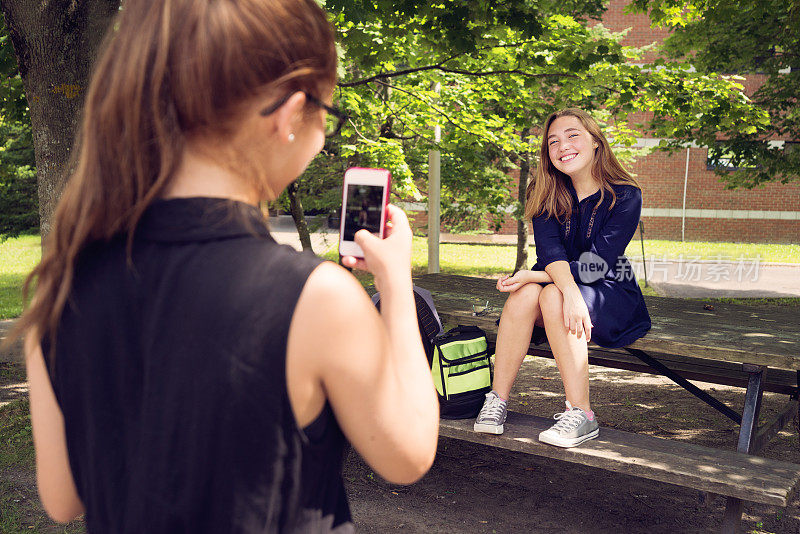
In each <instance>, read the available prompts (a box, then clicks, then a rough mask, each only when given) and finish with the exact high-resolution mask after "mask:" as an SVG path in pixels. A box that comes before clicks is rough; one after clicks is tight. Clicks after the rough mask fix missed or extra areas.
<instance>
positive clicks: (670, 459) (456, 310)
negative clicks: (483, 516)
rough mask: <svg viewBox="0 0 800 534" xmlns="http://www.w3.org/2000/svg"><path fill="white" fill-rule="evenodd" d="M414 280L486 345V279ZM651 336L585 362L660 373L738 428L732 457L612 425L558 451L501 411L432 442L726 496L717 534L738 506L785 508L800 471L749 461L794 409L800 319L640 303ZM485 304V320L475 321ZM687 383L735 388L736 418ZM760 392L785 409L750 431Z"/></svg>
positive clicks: (679, 302)
mask: <svg viewBox="0 0 800 534" xmlns="http://www.w3.org/2000/svg"><path fill="white" fill-rule="evenodd" d="M414 283H415V284H416V285H418V286H420V287H422V288H425V289H427V290H428V291H430V292H431V294H432V295H433V299H434V302H435V304H436V309H437V311H438V313H439V315H440V317H441V318H442V321H443V322H444V323H445V324H447V325H450V326H454V325H457V324H462V325H475V326H479V327H481V328H482V329H484V330H485V331H486V333H487V338H488V340H489V344H490V348H493V345H494V342H495V340H496V337H497V325H496V321H497V319H498V318H499V316H500V310H501V309H502V306H503V304H504V302H505V298H506V296H505V295H504V294H502V293H500V292H498V291H497V290H496V289H495V283H496V280H491V279H485V278H475V277H468V276H458V275H446V274H429V275H422V276H417V277H415V278H414ZM645 301H646V304H647V307H648V310H649V311H650V316H651V319H652V325H653V326H652V329H651V330H650V332H649V333H648V334H647V335H646V336H645V337H643V338H641V339H639V340H637V341H635V342H634V343H632V344H631V345H628V346H627V347H624V348H622V349H605V348H602V347H599V346H597V345H595V344H593V343H590V344H589V363H590V364H592V365H601V366H605V367H613V368H620V369H628V370H633V371H639V372H646V373H652V374H658V375H663V376H666V377H667V378H669V379H671V380H672V381H674V382H675V383H677V384H679V385H680V386H682V387H684V388H685V389H686V390H687V391H689V392H690V393H692V394H693V395H695V396H697V397H698V398H699V399H700V400H702V401H704V402H706V403H708V404H709V405H710V406H712V407H713V408H715V409H716V410H718V411H720V412H721V413H722V414H724V415H725V416H726V417H728V418H730V419H731V420H733V421H734V422H735V423H737V424H739V425H740V431H739V438H738V443H737V451H736V452H734V451H725V450H720V449H713V448H709V447H703V446H699V445H695V444H690V443H686V442H679V441H674V440H668V439H663V438H656V437H652V436H644V435H638V434H634V433H630V432H624V431H620V430H617V429H613V428H602V430H601V432H600V436H599V437H598V438H597V439H594V440H591V441H588V442H585V443H583V444H581V445H580V446H578V447H575V448H571V449H562V448H559V447H552V446H550V445H545V444H541V443H539V441H538V439H537V438H536V436H538V434H539V432H541V431H542V430H545V429H546V428H548V427H549V426H550V425H551V424H552V419H550V418H543V417H536V416H532V415H526V414H520V413H514V412H510V413H509V415H508V419H507V424H506V431H505V433H504V434H502V435H500V436H495V435H489V434H481V433H476V432H474V431H473V430H472V424H473V420H472V419H466V420H442V422H441V425H440V434H441V435H442V436H446V437H450V438H455V439H461V440H466V441H471V442H475V443H482V444H485V445H489V446H494V447H500V448H504V449H509V450H514V451H519V452H524V453H528V454H535V455H539V456H545V457H549V458H555V459H559V460H563V461H567V462H574V463H580V464H584V465H589V466H593V467H598V468H602V469H606V470H609V471H614V472H621V473H626V474H629V475H633V476H638V477H643V478H648V479H651V480H657V481H661V482H667V483H671V484H676V485H680V486H684V487H689V488H694V489H697V490H700V491H701V492H709V493H716V494H719V495H724V496H726V497H727V502H726V509H725V515H724V517H723V521H722V531H723V532H737V531H738V530H739V528H740V523H741V515H742V509H741V503H742V501H743V500H745V501H752V502H758V503H764V504H772V505H778V506H786V505H787V504H788V503H789V502H790V501H791V499H792V497H793V496H794V492H795V489H796V487H797V485H798V481H799V480H800V465H797V464H793V463H790V462H783V461H779V460H772V459H766V458H763V457H759V456H755V454H756V453H758V452H759V451H760V450H762V449H763V447H764V445H766V444H767V442H768V441H769V440H770V439H771V438H772V437H773V436H775V435H776V434H777V433H778V432H779V431H780V430H781V428H783V427H784V426H785V425H786V423H787V422H789V421H790V420H791V419H792V418H793V417H794V415H795V414H800V412H798V410H799V406H800V404H799V403H798V391H799V390H798V383H800V382H798V380H799V378H800V318H798V315H797V313H796V311H794V310H792V309H776V308H753V307H749V306H742V305H735V304H723V303H720V304H716V303H715V304H714V305H713V306H711V305H704V304H703V303H700V302H697V301H687V300H685V299H675V298H665V297H645ZM487 302H488V304H489V310H490V313H486V314H479V315H475V312H474V308H473V306H476V308H477V309H481V308H483V307H484V306H485V304H486V303H487ZM528 354H531V355H536V356H544V357H550V358H552V353H551V352H550V349H549V347H548V346H547V345H546V344H544V345H539V346H536V345H533V344H531V346H530V347H529V351H528ZM690 380H701V381H703V382H710V383H714V384H726V385H733V386H741V387H743V388H745V395H744V405H743V409H742V410H741V412H739V411H737V410H734V409H733V408H732V407H730V406H728V405H726V404H725V403H723V402H721V401H719V400H718V399H716V398H714V397H713V396H712V395H710V394H709V393H708V392H706V391H704V390H702V389H701V388H699V387H697V386H696V385H695V384H693V383H692V382H691V381H690ZM764 391H771V392H777V393H782V394H786V395H787V399H786V405H785V407H784V408H783V409H782V410H781V411H780V412H779V413H778V414H777V415H776V416H775V417H774V418H773V419H772V420H771V421H769V422H767V423H765V424H764V425H762V426H760V427H759V426H758V421H759V418H758V417H759V412H760V409H761V399H762V395H763V392H764Z"/></svg>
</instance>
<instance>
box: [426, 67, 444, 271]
mask: <svg viewBox="0 0 800 534" xmlns="http://www.w3.org/2000/svg"><path fill="white" fill-rule="evenodd" d="M441 88H442V86H441V84H439V83H438V82H437V83H436V86H435V87H434V91H436V93H437V94H438V93H439V91H440V90H441ZM434 140H435V141H436V142H437V143H439V142H440V141H441V140H442V129H441V127H440V126H439V125H438V124H437V125H436V126H434ZM440 170H441V153H440V152H439V151H438V150H431V151H430V152H429V153H428V272H429V273H438V272H439V227H440V225H441V214H440V209H441V206H440V189H441V174H440Z"/></svg>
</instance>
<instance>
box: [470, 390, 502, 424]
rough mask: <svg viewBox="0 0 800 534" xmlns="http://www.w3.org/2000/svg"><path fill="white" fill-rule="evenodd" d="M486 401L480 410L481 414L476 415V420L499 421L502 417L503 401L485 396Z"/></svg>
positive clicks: (495, 397) (494, 396)
mask: <svg viewBox="0 0 800 534" xmlns="http://www.w3.org/2000/svg"><path fill="white" fill-rule="evenodd" d="M486 401H487V402H486V403H484V405H483V408H481V413H480V414H478V419H479V420H485V419H490V420H493V421H499V420H500V418H501V417H503V410H504V407H505V402H503V400H502V399H501V398H500V397H498V396H496V395H492V396H491V398H489V396H488V395H487V399H486ZM473 413H475V412H473Z"/></svg>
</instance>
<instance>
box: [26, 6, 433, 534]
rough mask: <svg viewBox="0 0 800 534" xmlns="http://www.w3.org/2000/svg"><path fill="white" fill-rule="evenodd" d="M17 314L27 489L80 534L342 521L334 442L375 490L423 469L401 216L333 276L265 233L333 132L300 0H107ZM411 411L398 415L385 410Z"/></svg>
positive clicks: (427, 419)
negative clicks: (377, 479) (79, 527)
mask: <svg viewBox="0 0 800 534" xmlns="http://www.w3.org/2000/svg"><path fill="white" fill-rule="evenodd" d="M109 32H110V34H109V36H108V37H107V40H106V43H105V45H104V49H103V50H102V53H101V55H100V57H99V58H98V61H97V64H96V68H95V71H94V74H93V77H92V81H91V85H90V87H89V90H88V94H87V98H86V103H85V108H84V113H83V122H82V126H81V134H80V136H79V147H78V148H79V149H78V150H76V151H75V153H76V154H77V156H76V159H75V162H74V167H72V168H73V169H74V171H73V172H72V175H71V178H70V180H69V183H68V185H67V186H66V189H65V191H64V193H63V196H62V199H61V201H60V204H59V206H58V209H57V213H56V215H55V223H54V227H53V230H52V231H51V233H50V234H49V235H48V236H47V240H46V244H45V247H44V256H43V258H42V261H41V263H40V264H39V265H38V266H37V267H36V269H35V270H34V272H33V275H32V278H31V279H29V287H32V286H31V284H30V281H31V280H33V281H35V293H34V295H33V300H32V302H31V304H30V306H29V307H28V308H27V310H26V312H25V314H24V315H23V317H22V318H21V319H20V321H19V324H18V329H19V330H18V331H19V332H25V339H26V343H25V347H26V348H25V352H26V363H27V368H28V379H29V384H30V401H31V417H32V424H33V437H34V444H35V448H36V465H37V478H38V486H39V493H40V496H41V499H42V502H43V504H44V507H45V509H46V510H47V512H48V513H49V514H50V515H51V516H52V517H53V518H54V519H56V520H59V521H67V520H71V519H73V518H75V517H76V516H79V515H80V514H85V520H86V526H87V530H88V531H89V532H149V533H158V532H170V533H172V532H193V533H195V532H213V533H223V532H333V531H336V532H351V531H352V530H353V525H352V521H351V517H350V511H349V507H348V504H347V499H346V496H345V494H344V491H343V484H342V477H341V469H342V460H343V453H344V449H345V443H346V441H349V442H350V443H351V444H352V445H353V446H354V447H355V449H356V450H357V451H358V452H359V453H360V454H361V455H362V456H363V457H364V459H365V460H366V462H367V463H368V464H369V465H370V466H372V468H373V469H374V470H375V471H376V472H378V473H379V474H380V475H382V476H383V477H384V478H386V479H387V480H389V481H392V482H395V483H411V482H413V481H415V480H417V479H418V478H419V477H421V476H422V475H423V474H424V473H425V472H426V471H427V470H428V468H429V466H430V465H431V463H432V461H433V457H434V454H435V450H436V443H437V432H438V403H437V398H436V394H435V390H434V388H433V384H432V380H431V374H430V369H429V368H428V366H427V361H426V358H425V354H424V351H423V348H422V345H421V342H420V339H419V336H416V337H415V336H409V335H407V334H408V332H416V331H417V320H416V315H415V308H414V299H413V293H412V284H411V275H410V254H411V230H410V228H409V224H408V220H407V219H406V217H405V215H404V214H403V212H402V211H400V210H399V209H398V208H396V207H393V206H390V207H389V210H388V218H389V226H390V228H389V231H388V237H387V238H386V239H385V240H380V239H378V238H376V237H375V236H372V235H370V234H369V233H368V232H360V233H358V234H357V235H356V241H357V242H358V244H359V245H360V247H361V248H362V250H363V251H364V258H363V259H358V260H356V259H355V258H352V257H347V258H344V260H343V261H344V263H345V264H347V265H348V266H351V267H352V266H358V267H363V268H366V269H369V270H370V271H371V272H372V273H373V274H374V276H375V282H376V285H378V286H380V288H381V295H382V296H383V299H384V300H383V306H382V307H381V312H380V313H379V312H377V311H376V309H375V307H374V306H372V304H371V302H370V299H369V297H368V296H367V294H366V293H365V292H364V290H363V289H362V288H361V286H360V284H359V283H358V282H357V281H356V280H355V278H353V276H351V275H350V273H348V272H347V271H346V270H345V269H343V268H341V267H339V266H337V265H335V264H333V263H330V262H322V261H321V260H319V259H317V258H315V257H313V256H310V255H306V254H301V253H297V252H295V251H294V250H292V249H290V248H289V247H285V246H280V245H278V244H277V243H276V242H275V241H274V240H273V239H272V237H271V236H270V233H269V229H268V226H267V224H266V220H265V219H264V217H263V216H262V214H261V211H260V210H259V208H258V205H259V203H260V202H261V201H263V200H267V199H273V198H275V197H276V196H277V195H278V194H279V193H280V192H281V191H282V190H283V189H284V188H285V187H286V186H287V185H288V184H290V183H291V182H292V181H293V180H295V179H296V178H297V176H298V175H299V174H300V173H301V172H303V170H304V169H305V168H306V166H307V165H308V163H309V162H310V161H311V159H312V158H313V157H314V156H315V155H316V154H317V153H318V152H319V151H320V150H321V148H322V146H323V142H324V139H325V136H326V134H328V133H333V134H335V133H336V132H337V131H338V128H337V126H341V121H342V119H343V117H344V115H343V114H342V113H341V112H339V111H337V110H336V109H335V108H333V107H331V105H330V99H331V95H332V91H333V88H334V85H335V83H336V48H335V45H334V36H333V31H332V28H331V26H330V24H329V22H328V19H327V17H326V14H325V13H324V12H323V10H322V9H320V7H319V6H318V4H317V2H315V0H240V1H234V0H217V1H211V0H163V1H160V2H153V1H152V0H128V1H126V2H125V3H124V8H123V9H122V10H121V11H120V13H119V15H118V19H117V20H116V21H115V23H114V24H112V29H110V30H109ZM408 421H413V424H407V422H408Z"/></svg>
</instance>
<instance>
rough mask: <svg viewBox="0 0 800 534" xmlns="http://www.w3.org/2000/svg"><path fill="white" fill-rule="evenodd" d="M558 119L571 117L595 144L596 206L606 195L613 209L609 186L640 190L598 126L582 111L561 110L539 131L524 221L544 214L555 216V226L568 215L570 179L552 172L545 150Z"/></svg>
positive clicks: (572, 109) (612, 197)
mask: <svg viewBox="0 0 800 534" xmlns="http://www.w3.org/2000/svg"><path fill="white" fill-rule="evenodd" d="M559 117H575V118H576V119H578V120H579V121H581V124H582V125H583V127H584V128H586V131H587V132H589V135H591V136H592V138H593V139H594V141H595V142H596V143H597V148H596V149H595V151H594V161H593V163H592V176H593V177H594V179H595V180H597V181H598V182H600V200H598V202H597V205H598V206H599V205H600V203H601V202H603V199H604V198H605V193H606V192H608V193H610V194H611V206H610V207H611V208H613V207H614V204H615V203H616V201H617V195H616V194H615V193H614V189H613V188H612V187H611V184H614V185H623V184H626V185H632V186H634V187H637V188H639V189H641V187H639V184H638V182H637V181H636V179H635V178H634V177H633V176H631V175H630V174H629V173H628V171H626V170H625V169H623V168H622V165H620V163H619V161H617V158H616V156H614V153H613V152H612V151H611V146H610V145H609V144H608V140H607V139H606V136H605V135H603V131H602V130H600V126H598V124H597V122H596V121H595V120H594V119H593V118H592V116H591V115H589V114H588V113H586V112H585V111H583V110H582V109H576V108H567V109H562V110H561V111H556V112H555V113H553V114H552V115H550V116H549V117H548V118H547V120H546V121H545V122H544V126H543V127H542V144H541V147H540V149H539V165H538V167H537V168H536V178H535V179H534V180H533V181H531V182H530V183H529V184H528V188H527V190H526V192H525V198H526V202H525V217H526V218H530V217H536V216H538V215H541V214H542V213H546V214H548V215H549V216H555V217H556V219H558V221H559V222H563V221H564V220H565V219H567V218H568V217H569V214H570V213H572V196H571V195H570V194H569V189H567V182H568V181H569V180H570V177H569V176H567V175H566V174H564V173H563V172H561V171H559V170H558V169H556V167H555V165H553V162H552V161H550V153H549V151H548V147H547V132H548V131H549V130H550V125H551V124H553V121H555V120H556V119H557V118H559Z"/></svg>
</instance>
